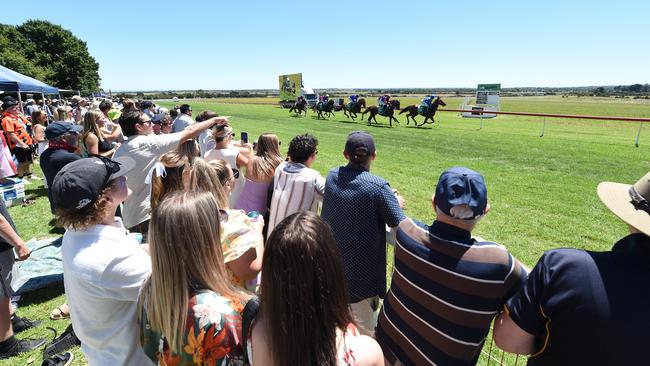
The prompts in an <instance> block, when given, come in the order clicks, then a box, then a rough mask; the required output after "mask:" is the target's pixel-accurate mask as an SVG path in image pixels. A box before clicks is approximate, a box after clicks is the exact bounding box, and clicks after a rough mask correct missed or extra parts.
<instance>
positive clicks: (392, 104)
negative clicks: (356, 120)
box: [361, 99, 399, 127]
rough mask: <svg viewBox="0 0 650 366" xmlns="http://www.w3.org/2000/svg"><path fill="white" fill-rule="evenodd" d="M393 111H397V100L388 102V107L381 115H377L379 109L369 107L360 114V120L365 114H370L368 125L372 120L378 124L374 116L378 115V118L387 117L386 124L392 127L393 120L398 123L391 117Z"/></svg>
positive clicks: (372, 106)
mask: <svg viewBox="0 0 650 366" xmlns="http://www.w3.org/2000/svg"><path fill="white" fill-rule="evenodd" d="M395 110H399V100H396V99H393V100H391V101H389V102H388V105H387V106H386V107H385V108H384V111H383V113H379V107H377V106H375V105H371V106H370V107H368V108H366V110H365V111H364V112H363V113H361V120H363V116H364V115H365V114H366V113H370V116H369V117H368V124H370V122H371V121H372V120H374V121H375V123H379V122H377V118H375V116H377V115H378V114H379V115H380V116H384V117H388V122H389V123H390V126H391V127H393V120H395V122H397V123H399V121H398V120H397V118H395V117H393V114H394V113H395Z"/></svg>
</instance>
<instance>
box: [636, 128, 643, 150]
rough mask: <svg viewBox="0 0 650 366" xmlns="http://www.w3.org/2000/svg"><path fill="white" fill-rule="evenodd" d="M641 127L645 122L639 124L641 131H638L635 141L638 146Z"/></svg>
mask: <svg viewBox="0 0 650 366" xmlns="http://www.w3.org/2000/svg"><path fill="white" fill-rule="evenodd" d="M641 127H643V122H641V124H639V132H637V134H636V141H635V142H634V145H635V146H636V147H639V138H640V137H641Z"/></svg>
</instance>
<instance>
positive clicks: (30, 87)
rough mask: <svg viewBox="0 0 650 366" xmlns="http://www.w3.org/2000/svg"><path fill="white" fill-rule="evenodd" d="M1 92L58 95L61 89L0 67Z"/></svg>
mask: <svg viewBox="0 0 650 366" xmlns="http://www.w3.org/2000/svg"><path fill="white" fill-rule="evenodd" d="M0 90H2V91H8V92H18V93H23V92H25V93H43V94H58V93H59V89H57V88H55V87H53V86H49V85H47V84H45V83H44V82H42V81H39V80H36V79H34V78H30V77H29V76H25V75H23V74H21V73H18V72H15V71H13V70H10V69H8V68H6V67H4V66H2V65H0Z"/></svg>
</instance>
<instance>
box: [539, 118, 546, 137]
mask: <svg viewBox="0 0 650 366" xmlns="http://www.w3.org/2000/svg"><path fill="white" fill-rule="evenodd" d="M545 130H546V117H544V124H543V125H542V134H541V135H539V137H544V131H545Z"/></svg>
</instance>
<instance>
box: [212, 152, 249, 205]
mask: <svg viewBox="0 0 650 366" xmlns="http://www.w3.org/2000/svg"><path fill="white" fill-rule="evenodd" d="M238 155H239V149H238V148H236V147H228V148H227V149H211V150H208V152H206V153H205V155H203V159H205V160H207V161H210V160H225V161H226V163H228V164H230V167H231V168H233V169H238V170H239V178H238V179H237V180H235V185H234V187H233V189H232V191H231V192H230V197H229V198H228V206H230V207H235V205H237V200H238V199H239V195H240V194H241V191H242V190H243V189H244V184H245V183H246V178H245V177H244V170H243V169H240V168H239V167H237V156H238Z"/></svg>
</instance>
